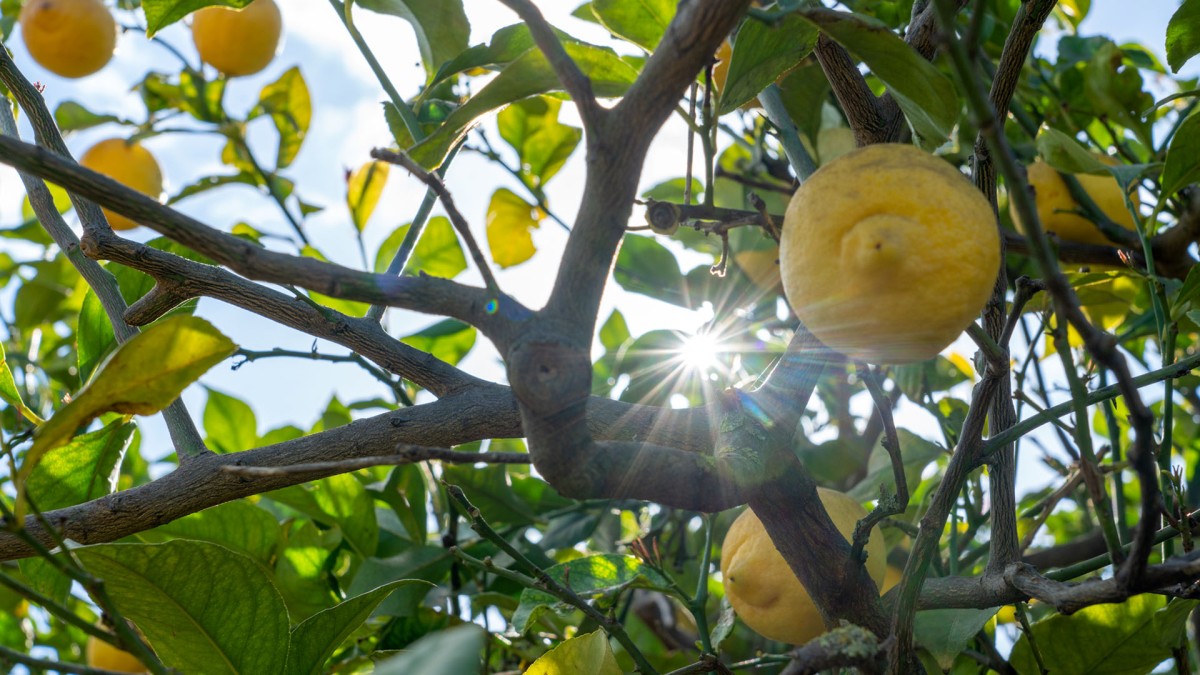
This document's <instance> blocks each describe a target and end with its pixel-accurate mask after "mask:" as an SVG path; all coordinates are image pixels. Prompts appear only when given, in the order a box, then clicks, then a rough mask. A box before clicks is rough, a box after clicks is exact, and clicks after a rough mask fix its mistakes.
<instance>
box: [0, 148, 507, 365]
mask: <svg viewBox="0 0 1200 675" xmlns="http://www.w3.org/2000/svg"><path fill="white" fill-rule="evenodd" d="M0 162H3V163H4V164H8V165H10V166H13V167H16V168H17V169H19V170H22V171H27V172H29V173H31V174H34V175H36V176H40V177H41V178H44V179H46V180H49V181H51V182H53V183H57V184H59V185H61V186H63V187H64V188H67V190H68V191H70V192H74V193H77V194H79V195H82V196H84V197H86V198H88V199H91V200H93V201H95V202H96V203H98V204H101V205H103V206H104V207H105V208H108V209H110V210H112V211H114V212H116V213H119V214H121V215H123V216H126V217H129V218H131V219H133V220H135V221H137V222H139V223H142V224H144V225H146V226H148V227H150V229H152V230H154V231H156V232H158V233H160V234H163V235H166V236H167V237H170V238H171V239H174V240H175V241H178V242H179V243H181V244H184V245H185V246H187V247H189V248H191V249H193V250H195V251H198V252H200V253H203V254H204V255H206V256H208V257H209V258H212V259H213V260H214V261H216V262H218V263H220V264H222V265H225V266H227V267H229V268H230V269H232V270H234V271H235V272H237V273H239V274H241V275H243V276H245V277H248V278H250V279H255V280H258V281H267V282H271V283H277V284H283V285H295V286H300V287H302V288H307V289H309V290H313V291H317V292H319V293H322V294H324V295H328V296H331V297H335V298H343V299H346V300H358V301H360V302H368V303H377V304H385V305H388V306H392V307H402V308H404V309H411V310H414V311H417V312H424V313H427V314H440V315H445V316H451V317H454V318H456V319H459V320H461V321H464V322H466V323H469V324H471V325H473V326H476V327H478V328H479V329H480V330H481V331H483V333H484V334H485V335H487V336H488V337H490V338H492V339H493V340H496V341H499V342H500V343H503V342H504V341H505V340H506V339H507V336H508V334H509V330H510V329H511V324H512V323H513V322H519V321H521V320H523V319H526V318H528V317H529V316H530V315H529V311H528V310H526V309H525V308H524V307H523V306H521V304H520V303H518V302H517V301H516V300H513V299H512V298H510V297H508V296H506V295H502V294H500V295H498V296H497V295H496V294H492V293H490V292H488V291H487V290H486V289H482V288H474V287H471V286H464V285H462V284H458V283H455V282H453V281H450V280H448V279H439V278H436V277H427V276H421V277H394V276H391V275H386V274H372V273H369V272H360V271H357V270H352V269H350V268H348V267H342V266H341V265H335V264H333V263H327V262H321V261H319V260H315V259H312V258H301V257H297V256H293V255H288V254H286V253H279V252H276V251H271V250H268V249H265V248H262V247H260V246H258V245H256V244H254V243H252V242H249V241H246V240H244V239H240V238H238V237H234V236H232V235H229V234H226V233H224V232H219V231H217V230H214V229H212V228H210V227H208V226H206V225H204V224H203V223H200V222H199V221H197V220H195V219H193V218H191V217H189V216H186V215H184V214H182V213H180V212H178V211H176V210H174V209H172V208H170V207H167V206H163V205H162V204H159V203H158V202H156V201H155V200H154V199H152V198H150V197H147V196H146V195H143V194H141V193H140V192H137V191H136V190H132V189H130V188H128V187H126V186H124V185H121V184H120V183H118V182H116V181H114V180H112V179H111V178H108V177H107V176H103V175H100V174H98V173H96V172H94V171H91V170H89V169H85V168H83V167H81V166H79V165H78V164H76V163H74V162H72V161H70V160H68V159H64V158H62V157H60V156H58V155H55V154H53V153H50V152H48V151H46V150H43V149H42V148H38V147H36V146H32V145H29V144H27V143H22V142H20V141H16V140H13V139H11V138H7V137H0ZM114 238H117V237H116V235H114V234H112V232H111V231H95V232H93V231H89V232H87V233H85V236H84V240H83V242H82V244H83V250H84V252H85V253H88V254H89V255H91V254H92V253H97V252H98V251H100V250H103V248H104V246H105V245H106V244H108V242H110V241H111V240H112V239H114ZM492 303H495V307H496V310H495V311H492V312H489V311H488V309H489V307H492V306H493V305H492Z"/></svg>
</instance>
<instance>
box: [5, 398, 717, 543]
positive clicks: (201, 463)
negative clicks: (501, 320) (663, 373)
mask: <svg viewBox="0 0 1200 675" xmlns="http://www.w3.org/2000/svg"><path fill="white" fill-rule="evenodd" d="M589 411H590V416H589V418H588V420H587V424H588V427H589V428H590V429H591V431H592V433H593V434H595V435H597V436H598V437H600V438H604V439H612V440H616V441H630V440H632V439H635V438H636V439H646V440H648V441H650V442H653V443H660V444H665V445H670V446H673V447H675V448H687V449H691V450H694V451H695V452H704V451H711V447H712V437H711V435H710V434H711V431H710V426H709V416H710V414H711V413H712V411H711V410H709V409H705V408H699V409H693V410H687V411H672V410H665V409H659V408H651V407H648V406H637V405H630V404H627V403H621V402H618V401H611V400H607V399H594V400H593V401H592V402H591V405H590V406H589ZM520 436H522V429H521V424H520V419H519V416H518V413H517V404H516V401H515V400H514V399H513V397H512V394H511V392H510V391H509V390H508V388H507V387H504V386H502V385H498V384H491V383H483V384H479V385H477V386H472V387H468V388H466V389H463V390H461V391H457V392H455V393H453V394H451V395H448V396H446V397H444V398H442V399H439V400H438V401H435V402H433V403H426V404H422V405H418V406H413V407H410V408H404V409H401V410H397V411H394V412H390V413H386V414H382V415H378V416H375V417H371V418H368V419H364V420H358V421H355V422H352V423H350V424H348V425H346V426H342V427H338V428H336V429H331V430H329V431H325V432H321V433H318V434H314V435H311V436H305V437H304V438H299V439H296V440H292V441H288V442H285V443H278V444H275V445H270V446H264V447H261V448H256V449H254V450H248V451H246V452H240V453H235V454H229V455H215V454H210V455H205V456H202V457H197V458H195V459H194V460H193V461H191V462H189V463H188V464H186V465H183V466H181V467H179V468H177V469H176V470H175V471H174V472H172V473H170V474H167V475H166V476H164V477H162V478H159V479H157V480H155V481H153V482H150V483H147V484H145V485H140V486H138V487H134V488H131V489H129V490H124V491H121V492H116V493H113V494H110V495H107V496H105V497H102V498H100V499H96V500H93V501H91V502H87V503H85V504H80V505H77V506H71V507H67V508H64V509H58V510H56V511H50V512H47V513H46V514H45V516H46V518H47V519H48V522H50V523H52V524H53V525H54V526H55V527H56V528H59V529H60V530H61V531H62V534H63V536H65V537H67V538H69V539H72V540H74V541H77V542H80V543H83V544H94V543H102V542H107V541H114V540H116V539H120V538H121V537H126V536H129V535H131V534H135V533H137V532H142V531H145V530H148V529H151V528H154V527H157V526H159V525H162V524H164V523H167V522H170V521H172V520H175V519H177V518H181V517H183V516H186V515H188V514H191V513H195V512H197V511H200V510H203V509H206V508H209V507H211V506H216V505H217V504H222V503H225V502H228V501H232V500H235V499H240V498H242V497H247V496H250V495H256V494H261V493H263V492H267V491H270V490H276V489H279V488H283V487H287V486H289V485H295V484H298V483H303V482H307V481H311V480H315V479H317V478H320V477H323V476H329V475H334V474H337V473H343V472H344V471H345V470H346V469H344V468H341V467H335V466H330V467H329V468H328V469H327V470H324V471H321V472H318V473H303V474H291V473H287V472H284V473H282V474H281V475H273V476H266V477H256V478H252V479H248V478H245V477H242V476H236V475H233V474H231V473H228V472H226V471H225V469H224V467H227V466H255V467H289V466H295V465H302V464H313V463H317V462H331V461H334V460H347V461H350V460H355V459H359V458H364V457H379V456H381V455H382V456H386V455H388V454H391V453H394V452H396V448H397V446H398V445H401V444H407V445H422V446H441V447H449V446H454V445H459V444H462V443H468V442H470V441H475V440H479V439H482V438H518V437H520ZM678 452H680V453H683V454H687V453H686V452H685V451H684V450H680V451H678ZM660 470H661V471H662V473H660V474H658V479H659V480H660V481H661V482H662V483H663V484H664V485H670V484H671V483H672V482H673V481H675V480H676V479H677V477H678V475H679V473H678V471H675V470H673V469H671V468H670V467H665V466H664V467H660ZM26 527H27V529H28V531H29V532H31V533H32V534H34V535H35V536H37V537H38V538H39V539H41V540H42V541H44V542H50V540H51V538H50V536H49V535H48V534H47V533H46V532H44V531H43V530H42V527H41V525H40V524H39V523H38V522H37V521H36V520H35V519H34V518H33V517H30V518H29V519H28V520H27V521H26ZM31 554H32V551H31V550H30V549H29V548H28V546H27V545H26V544H24V543H23V542H21V541H20V539H18V538H17V537H15V536H13V535H11V534H0V560H11V559H13V558H20V557H25V556H28V555H31Z"/></svg>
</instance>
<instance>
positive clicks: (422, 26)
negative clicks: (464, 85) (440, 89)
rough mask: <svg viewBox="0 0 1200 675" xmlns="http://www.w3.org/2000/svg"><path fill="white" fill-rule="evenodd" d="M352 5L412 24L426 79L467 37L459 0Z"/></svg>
mask: <svg viewBox="0 0 1200 675" xmlns="http://www.w3.org/2000/svg"><path fill="white" fill-rule="evenodd" d="M355 4H357V5H358V6H359V7H362V8H363V9H369V10H371V11H373V12H379V13H381V14H390V15H392V16H398V17H400V18H401V19H404V20H405V21H407V22H409V23H410V24H412V27H413V30H414V31H415V32H416V34H417V46H418V47H419V48H420V50H421V63H423V64H424V65H425V72H426V73H427V76H428V78H429V79H432V78H433V74H434V73H436V72H437V70H438V67H439V66H441V65H442V64H443V63H445V62H447V61H449V60H450V59H452V58H454V57H455V56H458V54H459V53H460V52H462V51H463V50H465V49H466V48H467V42H468V40H469V39H470V37H471V24H470V23H468V21H467V14H466V12H464V11H463V4H462V0H358V2H357V3H355Z"/></svg>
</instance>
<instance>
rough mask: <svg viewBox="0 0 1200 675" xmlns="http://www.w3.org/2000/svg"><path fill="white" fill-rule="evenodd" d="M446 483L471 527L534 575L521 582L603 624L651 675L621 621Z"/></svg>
mask: <svg viewBox="0 0 1200 675" xmlns="http://www.w3.org/2000/svg"><path fill="white" fill-rule="evenodd" d="M445 486H446V494H447V495H449V496H450V498H451V499H452V500H454V503H455V504H457V505H458V506H459V507H460V508H461V509H462V510H463V514H464V515H466V516H467V519H468V521H469V522H470V524H471V529H472V530H475V532H476V533H477V534H478V535H479V536H481V537H483V538H484V539H487V540H488V541H490V542H492V543H493V544H495V545H496V546H497V547H499V548H500V550H501V551H504V552H505V553H507V554H508V555H509V557H511V558H512V559H513V560H514V561H515V562H516V563H517V564H518V565H520V566H521V567H524V568H525V570H526V571H527V572H529V573H530V574H532V575H533V578H532V579H529V581H530V582H531V583H528V584H523V585H526V586H528V587H529V588H537V589H540V590H543V591H545V592H547V593H549V594H551V595H553V596H554V597H556V598H558V599H559V600H562V601H563V602H565V603H567V604H569V605H571V606H572V607H575V608H576V609H578V610H580V611H582V612H583V613H584V614H585V615H586V616H587V617H588V618H590V619H592V620H593V621H595V622H596V623H597V624H599V625H600V626H601V627H602V628H604V631H605V632H606V633H608V634H609V635H612V636H613V638H615V639H616V640H617V642H620V643H621V646H622V647H624V648H625V651H626V652H628V653H629V656H630V658H632V659H633V662H634V663H635V664H637V669H638V671H639V672H641V673H643V675H654V674H655V673H657V672H658V671H656V670H655V669H654V666H652V665H650V662H649V661H647V660H646V657H645V656H643V655H642V652H641V650H639V649H638V648H637V645H636V644H634V642H633V640H632V639H631V638H630V637H629V634H628V633H626V632H625V627H624V626H623V625H621V622H619V621H617V620H616V619H614V618H613V617H611V616H608V615H606V614H603V613H602V612H600V610H598V609H596V608H595V607H593V606H592V605H590V604H588V602H587V601H586V600H584V599H583V598H581V597H579V595H578V594H577V593H575V591H573V590H571V589H570V588H569V587H568V586H565V585H563V584H560V583H558V582H557V581H555V580H554V579H552V578H551V577H550V575H549V574H546V571H545V570H543V569H542V568H541V567H539V566H538V565H536V564H535V563H534V562H533V561H532V560H530V559H529V558H527V557H525V554H523V553H521V552H520V551H518V550H517V549H516V547H514V546H513V545H512V544H510V543H509V542H508V540H507V539H505V538H504V537H502V536H500V534H499V533H498V532H496V531H495V530H493V529H492V526H491V525H488V523H487V521H486V520H484V519H483V515H482V514H480V512H479V509H477V508H475V506H474V505H472V504H471V502H470V501H468V500H467V496H466V495H465V494H464V493H463V491H462V488H460V487H458V486H457V485H449V484H445ZM457 555H458V556H459V557H460V558H462V559H463V560H467V559H468V558H469V556H467V555H466V553H465V552H462V550H461V549H459V553H458V554H457ZM481 562H482V563H483V564H484V565H485V566H487V567H488V568H490V569H491V570H492V571H493V572H494V573H496V574H501V572H500V570H501V569H502V568H500V567H498V566H496V565H494V564H489V563H490V560H485V561H481ZM506 571H510V570H506ZM514 580H515V579H514ZM518 583H521V582H518Z"/></svg>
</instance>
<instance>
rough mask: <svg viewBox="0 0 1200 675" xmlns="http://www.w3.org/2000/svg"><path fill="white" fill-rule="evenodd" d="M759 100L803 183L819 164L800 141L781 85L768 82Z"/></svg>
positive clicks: (797, 176)
mask: <svg viewBox="0 0 1200 675" xmlns="http://www.w3.org/2000/svg"><path fill="white" fill-rule="evenodd" d="M758 100H759V101H761V102H762V106H763V111H765V112H766V113H767V119H769V120H771V124H773V125H775V129H776V131H778V132H779V142H780V144H781V145H783V152H784V154H785V155H787V158H788V162H790V163H791V165H792V170H793V171H795V172H796V178H797V180H799V181H800V182H801V183H803V182H804V181H806V180H808V177H809V176H811V175H812V174H813V172H814V171H816V170H817V164H816V162H814V161H813V158H812V156H811V155H809V154H808V150H805V149H804V144H803V143H801V142H800V132H799V131H798V130H797V129H796V123H795V122H793V121H792V116H791V115H790V114H789V113H788V111H787V107H786V106H784V105H783V95H782V93H781V92H780V91H779V85H777V84H775V83H774V82H772V83H771V84H768V85H767V88H766V89H763V90H762V92H761V93H760V94H759V95H758Z"/></svg>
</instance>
